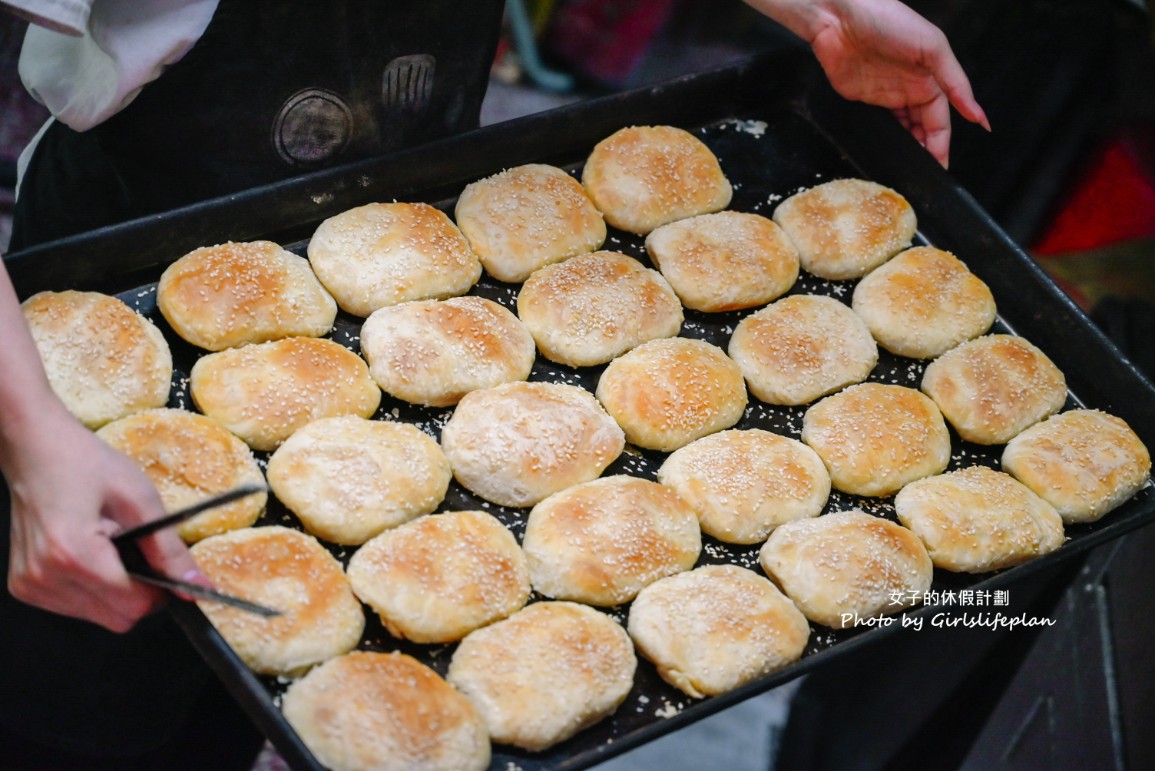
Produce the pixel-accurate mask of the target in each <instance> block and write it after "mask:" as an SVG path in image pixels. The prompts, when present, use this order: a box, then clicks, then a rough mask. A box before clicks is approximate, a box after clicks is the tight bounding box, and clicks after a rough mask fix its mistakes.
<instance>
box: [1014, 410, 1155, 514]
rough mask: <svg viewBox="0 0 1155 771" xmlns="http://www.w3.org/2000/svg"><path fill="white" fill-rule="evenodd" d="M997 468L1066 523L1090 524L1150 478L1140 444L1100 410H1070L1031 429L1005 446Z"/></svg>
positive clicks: (1147, 458) (1121, 422)
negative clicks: (1045, 501) (1041, 501)
mask: <svg viewBox="0 0 1155 771" xmlns="http://www.w3.org/2000/svg"><path fill="white" fill-rule="evenodd" d="M1002 465H1003V470H1004V471H1007V472H1009V473H1010V474H1013V475H1014V477H1015V478H1016V479H1018V480H1019V481H1020V482H1022V483H1023V484H1025V485H1026V486H1027V487H1029V488H1031V489H1032V490H1034V491H1035V492H1036V493H1038V494H1039V496H1040V497H1042V498H1044V499H1045V500H1047V501H1049V502H1050V503H1051V505H1053V506H1054V507H1055V509H1057V510H1058V512H1059V516H1061V517H1062V518H1063V521H1064V522H1070V523H1075V522H1094V521H1096V520H1097V519H1099V518H1100V517H1102V516H1103V515H1104V514H1106V513H1107V512H1109V511H1113V510H1114V509H1115V508H1117V507H1118V506H1119V505H1120V504H1121V503H1123V502H1124V501H1125V500H1127V499H1128V498H1130V497H1131V496H1132V495H1134V494H1135V493H1137V492H1139V491H1140V490H1141V489H1143V488H1144V487H1145V486H1146V485H1147V484H1148V482H1149V481H1150V479H1151V453H1150V452H1149V451H1148V449H1147V447H1146V446H1145V445H1144V444H1143V442H1142V440H1140V439H1139V436H1138V435H1137V434H1136V433H1135V432H1134V431H1133V430H1131V427H1130V426H1128V425H1127V423H1126V422H1125V421H1124V420H1122V419H1121V418H1118V417H1116V416H1114V415H1110V414H1108V413H1106V412H1103V411H1101V410H1070V411H1069V412H1063V413H1060V414H1058V415H1053V416H1052V417H1049V418H1047V419H1046V420H1044V421H1042V422H1040V423H1037V424H1035V425H1034V426H1031V427H1030V428H1028V429H1026V430H1025V431H1023V432H1022V433H1021V434H1019V435H1018V436H1016V437H1015V438H1014V439H1012V440H1011V441H1010V442H1008V443H1007V446H1006V449H1004V450H1003V458H1002Z"/></svg>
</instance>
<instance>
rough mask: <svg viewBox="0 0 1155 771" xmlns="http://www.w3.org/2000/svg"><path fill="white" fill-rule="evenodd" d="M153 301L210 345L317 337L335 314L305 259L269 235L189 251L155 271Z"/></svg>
mask: <svg viewBox="0 0 1155 771" xmlns="http://www.w3.org/2000/svg"><path fill="white" fill-rule="evenodd" d="M156 302H157V307H158V308H159V309H160V312H161V314H163V315H164V317H165V319H166V320H167V321H168V323H169V324H170V325H171V326H172V328H173V331H175V332H176V333H177V334H178V335H180V336H181V337H182V338H183V339H185V340H187V341H188V342H190V343H192V344H193V345H195V346H198V347H200V348H205V349H207V350H210V351H220V350H223V349H225V348H235V347H237V346H240V345H245V344H247V343H263V342H266V341H268V340H279V339H280V338H282V337H321V336H322V335H326V334H328V333H329V330H331V329H332V328H333V321H334V320H335V319H336V317H337V303H336V302H335V301H334V300H333V298H332V297H330V296H329V293H328V292H327V291H326V290H325V288H324V287H323V286H321V282H320V281H318V280H317V277H316V276H315V275H313V269H312V268H311V267H310V266H309V262H308V260H306V259H305V258H304V257H298V256H297V255H295V254H293V253H292V252H288V251H285V250H284V249H282V248H281V247H280V246H278V245H277V244H274V243H272V242H270V241H253V242H248V243H232V242H230V243H224V244H218V245H217V246H205V247H201V248H200V249H196V250H194V251H192V252H189V253H188V254H186V255H185V256H183V257H181V258H180V259H179V260H177V261H176V262H174V263H173V264H172V265H169V266H168V267H167V268H166V269H165V271H164V273H162V274H161V276H160V283H159V284H157V289H156Z"/></svg>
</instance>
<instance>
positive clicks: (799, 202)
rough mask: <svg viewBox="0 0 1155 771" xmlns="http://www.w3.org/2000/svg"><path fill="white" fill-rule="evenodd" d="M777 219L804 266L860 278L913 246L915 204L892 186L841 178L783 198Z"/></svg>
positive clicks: (818, 272)
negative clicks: (913, 205)
mask: <svg viewBox="0 0 1155 771" xmlns="http://www.w3.org/2000/svg"><path fill="white" fill-rule="evenodd" d="M774 222H776V223H778V225H779V226H780V227H781V228H782V229H783V230H785V231H786V235H788V236H789V237H790V240H791V241H793V242H794V246H795V247H797V249H798V256H799V259H800V261H801V263H802V268H803V269H804V270H806V271H807V272H809V273H812V274H814V275H815V276H818V277H820V278H828V279H835V280H838V279H849V278H860V277H862V276H864V275H866V274H867V273H868V272H870V271H871V270H873V269H874V268H876V267H878V266H879V265H881V264H882V263H884V262H886V261H887V260H888V259H890V258H891V257H893V256H894V255H896V254H898V253H899V252H901V251H902V250H903V249H906V248H907V247H909V246H910V243H911V239H913V238H914V233H915V229H916V228H917V225H918V223H917V219H916V217H915V214H914V209H912V208H911V206H910V204H909V203H908V202H907V200H906V199H905V198H903V197H902V196H901V195H899V194H898V193H896V192H895V191H893V190H891V189H890V188H888V187H884V186H882V185H879V184H878V183H876V182H870V181H867V180H864V179H836V180H832V181H830V182H824V183H823V184H821V185H816V186H815V187H812V188H809V189H807V190H803V191H802V192H800V193H795V194H794V195H792V196H790V197H789V198H787V199H786V200H785V201H783V202H782V203H780V204H778V208H776V209H775V210H774Z"/></svg>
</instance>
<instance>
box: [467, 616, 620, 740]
mask: <svg viewBox="0 0 1155 771" xmlns="http://www.w3.org/2000/svg"><path fill="white" fill-rule="evenodd" d="M636 669H637V658H636V656H635V655H634V646H633V643H631V642H630V637H629V635H628V634H626V630H625V629H623V628H622V626H621V624H619V623H618V622H617V621H615V620H614V619H612V618H611V617H609V616H607V615H606V614H604V613H602V612H600V611H597V610H594V609H593V608H590V607H587V606H585V605H578V604H576V603H572V602H535V603H532V604H530V605H527V606H526V607H525V608H523V609H522V610H520V611H518V612H517V613H514V614H513V615H512V616H510V617H509V618H507V619H505V620H503V621H498V622H497V623H495V624H491V625H490V626H487V627H483V628H481V629H478V630H477V631H475V632H472V633H470V634H469V635H468V636H467V637H466V638H465V639H464V640H462V641H461V644H460V645H458V646H457V650H456V651H454V653H453V660H452V661H451V662H450V664H449V673H448V675H447V676H446V679H448V680H449V682H450V684H451V685H453V686H454V687H456V688H457V690H459V691H460V692H461V693H463V694H465V696H466V698H468V699H469V700H470V701H471V702H473V706H474V707H476V708H477V710H478V712H480V713H481V715H482V717H483V718H484V720H485V723H486V725H487V726H488V727H489V735H490V737H491V738H492V739H493V741H495V742H498V743H501V744H512V745H514V746H515V747H521V748H522V749H525V750H529V751H531V752H537V751H540V750H544V749H547V748H549V747H552V746H553V745H555V744H557V743H558V742H560V741H563V740H565V739H568V738H569V737H571V736H573V735H574V734H576V733H577V732H578V731H581V730H582V729H583V728H587V727H589V726H591V725H593V724H594V723H597V722H598V721H600V720H602V719H603V718H606V717H608V716H609V715H611V714H612V713H613V712H614V710H616V709H617V708H618V705H620V704H621V703H622V702H623V701H624V700H625V698H626V695H627V694H629V692H630V689H631V688H632V687H633V684H634V671H635V670H636Z"/></svg>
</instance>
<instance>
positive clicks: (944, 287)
mask: <svg viewBox="0 0 1155 771" xmlns="http://www.w3.org/2000/svg"><path fill="white" fill-rule="evenodd" d="M851 307H853V308H854V311H855V313H857V314H858V315H859V316H861V317H862V319H863V321H865V322H866V326H867V327H869V328H870V333H871V334H872V335H874V339H875V340H877V341H878V344H879V345H881V346H882V347H883V348H885V349H886V350H888V351H890V352H891V353H894V354H897V355H899V356H909V357H911V358H914V359H931V358H934V357H935V356H938V355H939V354H941V353H944V352H945V351H948V350H950V349H951V348H953V347H954V346H956V345H958V344H959V343H961V342H963V341H964V340H970V339H971V338H974V337H978V336H979V335H981V334H983V333H984V332H986V331H987V330H988V329H990V326H991V324H993V323H994V320H995V298H994V295H992V294H991V290H990V288H989V287H987V285H986V284H984V283H983V282H982V280H981V279H980V278H979V277H978V276H976V275H975V274H973V273H971V272H970V270H968V269H967V267H966V265H964V264H963V263H962V261H961V260H959V259H958V258H957V257H955V256H954V255H953V254H951V253H950V252H944V251H942V250H941V249H935V248H934V247H931V246H916V247H914V248H913V249H907V250H906V251H905V252H902V253H901V254H899V255H898V256H896V257H895V258H894V259H892V260H890V261H889V262H887V263H886V264H885V265H882V266H880V267H879V268H877V269H875V270H873V271H871V272H870V273H869V274H867V275H866V277H865V278H863V279H862V280H861V281H859V282H858V286H856V287H854V296H853V299H852V301H851Z"/></svg>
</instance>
